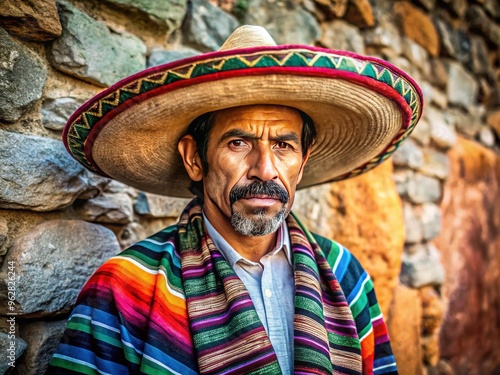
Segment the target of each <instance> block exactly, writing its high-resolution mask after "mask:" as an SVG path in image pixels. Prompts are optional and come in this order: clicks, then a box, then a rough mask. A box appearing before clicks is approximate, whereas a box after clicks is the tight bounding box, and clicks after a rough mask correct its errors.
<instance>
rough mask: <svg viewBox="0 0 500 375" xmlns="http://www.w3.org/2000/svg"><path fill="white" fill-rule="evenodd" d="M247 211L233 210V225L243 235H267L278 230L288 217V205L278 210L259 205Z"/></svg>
mask: <svg viewBox="0 0 500 375" xmlns="http://www.w3.org/2000/svg"><path fill="white" fill-rule="evenodd" d="M250 211H251V212H248V210H245V212H238V211H233V213H232V215H231V225H232V226H233V228H234V230H236V232H238V233H239V234H241V235H243V236H251V237H255V236H265V235H267V234H270V233H274V232H276V231H277V230H278V228H279V227H280V225H281V223H282V222H283V220H284V219H285V217H286V207H285V206H284V205H283V207H282V208H281V209H280V210H278V211H277V212H276V210H272V209H270V208H268V207H259V208H255V209H252V210H250Z"/></svg>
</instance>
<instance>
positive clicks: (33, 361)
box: [16, 320, 67, 375]
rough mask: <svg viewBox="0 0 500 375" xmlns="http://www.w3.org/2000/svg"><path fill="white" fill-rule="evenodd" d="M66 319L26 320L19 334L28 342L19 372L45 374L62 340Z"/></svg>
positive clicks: (18, 366) (32, 374)
mask: <svg viewBox="0 0 500 375" xmlns="http://www.w3.org/2000/svg"><path fill="white" fill-rule="evenodd" d="M66 323H67V321H66V320H55V321H35V322H25V323H23V324H22V325H21V329H20V331H19V334H20V335H21V337H22V338H23V339H24V340H26V342H27V343H28V348H27V350H26V352H25V353H24V356H23V358H22V360H21V361H19V363H18V365H17V366H16V367H17V373H18V374H23V375H38V374H43V373H44V371H45V369H46V368H47V366H48V365H49V362H50V359H51V358H52V355H53V354H54V353H55V351H56V349H57V345H58V344H59V341H61V338H62V335H63V333H64V329H65V328H66Z"/></svg>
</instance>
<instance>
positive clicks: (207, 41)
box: [182, 0, 239, 51]
mask: <svg viewBox="0 0 500 375" xmlns="http://www.w3.org/2000/svg"><path fill="white" fill-rule="evenodd" d="M238 26H239V22H238V20H237V19H236V18H235V17H234V16H232V15H231V14H229V13H227V12H224V11H223V10H222V9H220V8H219V7H216V6H214V5H212V4H211V3H210V2H208V1H207V0H190V1H189V2H188V12H187V15H186V19H185V20H184V23H183V25H182V31H183V36H184V40H185V43H186V44H188V45H190V46H192V47H194V48H196V49H199V50H201V51H215V50H218V49H219V48H220V47H221V46H222V44H224V42H225V41H226V39H227V37H228V36H229V35H231V33H232V32H233V31H234V29H236V28H237V27H238Z"/></svg>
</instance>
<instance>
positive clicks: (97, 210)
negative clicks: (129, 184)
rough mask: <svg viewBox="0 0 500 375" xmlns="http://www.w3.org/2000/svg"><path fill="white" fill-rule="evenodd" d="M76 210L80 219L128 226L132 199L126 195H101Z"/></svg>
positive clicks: (131, 210) (131, 217)
mask: <svg viewBox="0 0 500 375" xmlns="http://www.w3.org/2000/svg"><path fill="white" fill-rule="evenodd" d="M76 210H77V212H78V214H79V215H80V217H81V218H82V219H84V220H87V221H93V222H97V223H110V224H128V223H130V222H131V221H132V220H133V215H134V210H133V204H132V199H131V198H130V196H129V195H128V194H126V193H115V194H110V193H101V194H99V195H98V196H96V197H94V198H92V199H89V200H87V201H84V202H83V203H82V204H81V205H79V206H78V207H77V209H76Z"/></svg>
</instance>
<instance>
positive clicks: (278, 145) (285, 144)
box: [276, 142, 292, 150]
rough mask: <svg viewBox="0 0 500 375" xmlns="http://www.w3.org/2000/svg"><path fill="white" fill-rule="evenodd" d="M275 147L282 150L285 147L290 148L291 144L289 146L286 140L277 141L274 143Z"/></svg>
mask: <svg viewBox="0 0 500 375" xmlns="http://www.w3.org/2000/svg"><path fill="white" fill-rule="evenodd" d="M276 147H277V148H279V149H282V150H286V149H289V148H292V146H290V145H289V144H288V143H286V142H278V143H276Z"/></svg>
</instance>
